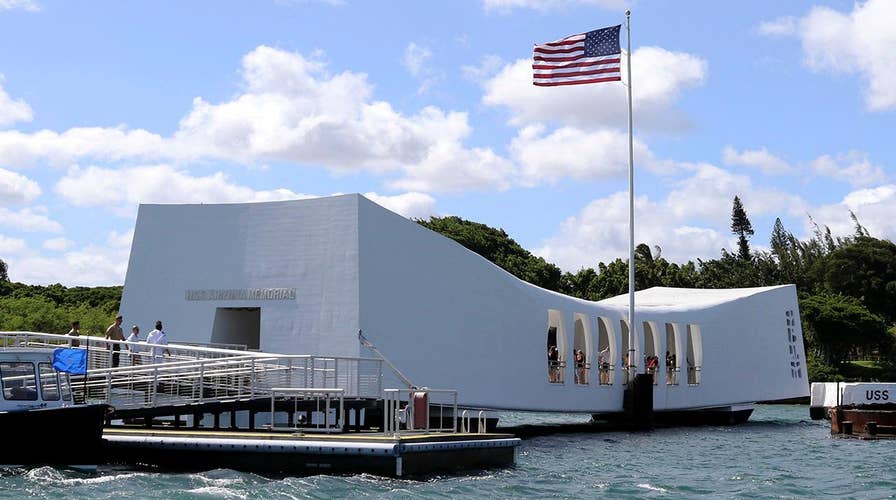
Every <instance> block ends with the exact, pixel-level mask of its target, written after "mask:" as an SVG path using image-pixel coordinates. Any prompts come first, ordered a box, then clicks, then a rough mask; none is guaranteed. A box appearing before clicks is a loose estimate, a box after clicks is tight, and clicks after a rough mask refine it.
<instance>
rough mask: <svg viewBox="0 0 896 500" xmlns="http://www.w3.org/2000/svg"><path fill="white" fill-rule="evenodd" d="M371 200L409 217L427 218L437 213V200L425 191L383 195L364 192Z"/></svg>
mask: <svg viewBox="0 0 896 500" xmlns="http://www.w3.org/2000/svg"><path fill="white" fill-rule="evenodd" d="M364 196H366V197H367V199H369V200H370V201H372V202H374V203H376V204H378V205H382V206H383V207H386V208H388V209H389V210H391V211H393V212H395V213H397V214H400V215H403V216H405V217H407V218H409V219H427V218H429V217H430V216H432V215H435V213H436V200H435V198H433V197H432V196H430V195H428V194H425V193H416V192H411V193H403V194H398V195H381V194H377V193H373V192H370V193H364Z"/></svg>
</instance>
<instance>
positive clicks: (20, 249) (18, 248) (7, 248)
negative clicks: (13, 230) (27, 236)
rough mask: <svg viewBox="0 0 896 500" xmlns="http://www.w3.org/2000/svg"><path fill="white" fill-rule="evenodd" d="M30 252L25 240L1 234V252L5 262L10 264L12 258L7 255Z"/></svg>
mask: <svg viewBox="0 0 896 500" xmlns="http://www.w3.org/2000/svg"><path fill="white" fill-rule="evenodd" d="M27 253H30V252H28V244H27V243H25V240H23V239H19V238H10V237H8V236H3V235H2V234H0V254H3V256H4V262H6V263H7V264H9V262H10V261H11V259H9V258H8V257H7V256H9V255H19V254H23V255H24V254H27Z"/></svg>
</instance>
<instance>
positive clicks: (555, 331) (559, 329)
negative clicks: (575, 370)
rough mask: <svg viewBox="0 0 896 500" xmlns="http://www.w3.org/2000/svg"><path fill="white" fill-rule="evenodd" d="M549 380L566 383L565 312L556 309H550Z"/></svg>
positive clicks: (555, 382) (554, 382) (553, 382)
mask: <svg viewBox="0 0 896 500" xmlns="http://www.w3.org/2000/svg"><path fill="white" fill-rule="evenodd" d="M547 337H548V338H547V340H548V342H547V348H548V349H547V357H548V382H550V383H552V384H562V383H564V379H565V377H564V374H563V372H564V371H565V368H566V327H565V326H564V325H563V313H562V312H560V311H558V310H556V309H548V335H547Z"/></svg>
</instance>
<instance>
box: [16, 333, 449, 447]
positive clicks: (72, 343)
mask: <svg viewBox="0 0 896 500" xmlns="http://www.w3.org/2000/svg"><path fill="white" fill-rule="evenodd" d="M0 345H2V346H5V347H6V348H23V349H27V348H60V347H67V348H76V349H79V350H83V351H84V352H85V354H86V356H87V373H86V374H85V375H71V376H70V380H71V387H72V392H73V394H74V396H75V400H76V401H79V402H88V403H105V404H108V405H110V406H112V407H113V408H115V411H116V413H117V414H119V415H128V414H130V415H136V414H141V413H142V414H144V415H149V416H152V415H164V414H168V413H167V412H169V411H174V414H175V415H176V414H177V413H180V414H201V413H203V411H204V410H207V409H208V408H219V409H220V408H221V407H224V406H226V407H227V408H232V409H233V411H237V410H250V411H256V410H257V408H259V407H260V406H261V405H264V406H265V408H267V407H268V405H269V407H270V412H271V414H274V415H275V418H273V419H272V421H274V420H276V413H277V412H281V413H286V414H288V415H289V420H288V421H286V422H282V423H277V422H276V421H274V422H272V423H271V424H270V427H271V428H272V429H273V428H279V429H281V430H282V429H285V428H289V429H293V430H309V429H311V428H312V427H314V428H318V429H325V430H327V432H330V431H338V430H339V429H344V428H346V427H347V425H348V419H347V418H346V415H345V407H346V403H345V401H346V400H350V401H354V402H355V405H354V407H355V408H360V407H362V406H363V407H365V408H370V407H372V406H373V404H380V403H382V418H383V423H382V426H381V429H382V430H383V431H384V432H387V433H391V434H399V433H406V432H414V431H423V432H454V431H455V430H456V429H457V428H458V426H459V422H458V420H457V417H458V410H457V391H455V390H444V389H429V388H416V387H403V388H402V389H384V387H383V381H384V359H383V358H362V357H358V358H353V357H338V356H312V355H286V354H271V353H264V352H255V351H248V350H246V349H245V347H244V346H227V347H228V348H221V347H218V346H215V347H208V346H203V345H197V344H189V345H187V344H168V345H165V346H153V345H150V344H147V343H146V342H136V343H135V342H126V341H112V340H105V339H103V338H99V337H90V336H83V335H82V336H79V337H71V336H68V335H54V334H47V333H38V332H0ZM115 346H118V349H117V350H116V349H115ZM386 369H387V370H388V371H390V372H391V371H393V367H391V365H389V364H388V363H386ZM391 375H393V376H392V377H389V378H387V380H389V381H390V382H392V381H394V380H395V379H396V376H395V375H397V378H398V379H400V380H401V379H404V376H403V375H401V374H400V372H398V373H392V374H391ZM359 401H361V402H364V404H362V405H360V406H359V405H358V404H357V402H359ZM299 402H301V403H302V405H300V404H299ZM289 405H292V408H293V409H292V410H291V411H290V410H289ZM322 405H323V406H322ZM300 406H302V407H305V408H307V407H309V406H310V407H314V408H316V411H315V412H309V419H307V420H305V421H303V420H301V419H299V418H297V417H296V415H297V412H298V409H299V407H300ZM284 408H285V410H284ZM154 409H155V410H158V411H155V412H154V411H152V410H154ZM172 409H174V410H172ZM219 412H220V411H219ZM312 413H314V414H318V415H323V417H322V420H323V425H321V422H311V421H310V420H311V418H310V417H311V414H312ZM331 414H332V417H331ZM356 420H357V416H356ZM215 425H216V426H217V425H218V424H217V417H216V424H215ZM253 425H254V424H253Z"/></svg>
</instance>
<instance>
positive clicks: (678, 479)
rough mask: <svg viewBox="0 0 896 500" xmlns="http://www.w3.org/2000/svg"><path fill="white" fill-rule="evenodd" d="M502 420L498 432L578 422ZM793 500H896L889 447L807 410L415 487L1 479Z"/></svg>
mask: <svg viewBox="0 0 896 500" xmlns="http://www.w3.org/2000/svg"><path fill="white" fill-rule="evenodd" d="M583 420H587V417H583V416H579V415H551V414H505V415H502V423H503V422H506V423H508V424H522V423H544V422H563V421H565V422H581V421H583ZM446 496H448V497H456V498H457V497H459V498H483V497H491V498H541V497H566V498H573V497H577V498H594V497H607V498H662V497H683V498H690V497H708V498H770V497H775V498H796V497H816V496H838V497H854V498H893V497H894V496H896V441H885V440H881V441H860V440H853V439H833V438H831V437H830V428H829V425H828V422H826V421H812V420H810V419H809V411H808V407H806V406H796V405H793V406H790V405H788V406H758V407H757V409H756V411H755V412H754V413H753V416H752V417H751V418H750V421H749V422H748V423H746V424H743V425H739V426H732V427H692V428H676V429H659V430H655V431H652V432H646V433H630V432H604V433H593V434H565V435H552V436H543V437H538V438H533V439H527V440H524V441H523V445H522V447H521V448H520V450H519V455H518V460H517V465H516V466H515V467H513V468H508V469H502V470H493V471H482V472H474V473H469V474H462V475H439V476H432V477H426V478H421V479H417V480H401V479H387V478H381V477H377V476H372V475H366V474H357V475H345V476H327V475H321V476H310V477H286V478H282V477H281V478H269V477H264V476H259V475H255V474H246V473H242V472H237V471H233V470H211V471H207V472H203V473H200V474H180V473H165V472H155V471H151V472H147V471H138V470H131V469H129V468H126V467H101V468H100V469H99V470H98V471H97V473H95V474H84V473H80V472H76V471H71V470H64V469H54V468H51V467H39V468H35V469H31V470H27V471H17V472H14V473H11V472H6V473H4V474H3V475H2V476H0V498H23V497H35V498H60V497H64V498H115V499H119V498H124V497H130V498H165V499H175V498H265V499H267V498H334V497H337V498H340V497H351V498H358V497H372V498H378V497H388V498H390V499H391V498H419V497H434V498H435V497H446Z"/></svg>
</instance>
